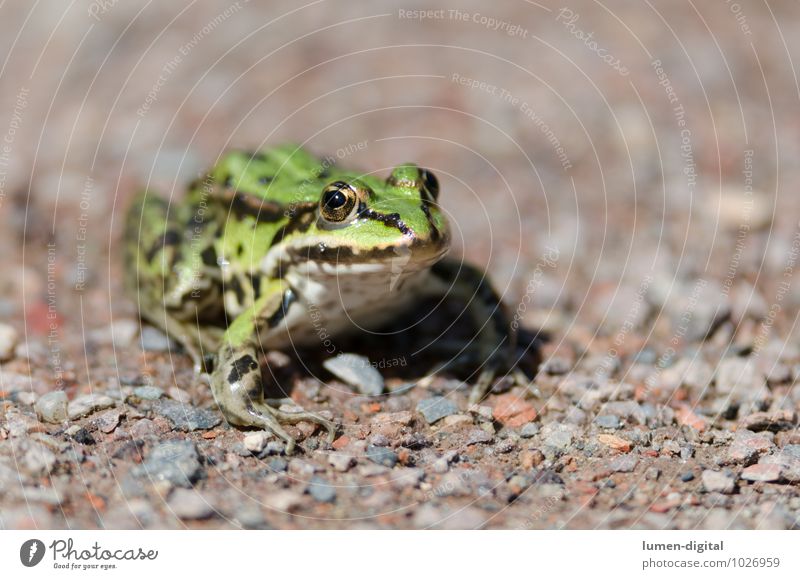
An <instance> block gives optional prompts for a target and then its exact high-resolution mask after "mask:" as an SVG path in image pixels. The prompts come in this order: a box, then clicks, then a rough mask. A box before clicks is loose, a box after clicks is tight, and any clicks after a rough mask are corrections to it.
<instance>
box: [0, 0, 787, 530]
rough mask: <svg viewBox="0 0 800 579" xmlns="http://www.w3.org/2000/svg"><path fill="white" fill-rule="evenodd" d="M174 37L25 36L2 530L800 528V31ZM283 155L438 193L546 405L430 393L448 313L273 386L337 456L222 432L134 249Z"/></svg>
mask: <svg viewBox="0 0 800 579" xmlns="http://www.w3.org/2000/svg"><path fill="white" fill-rule="evenodd" d="M161 4H167V3H161ZM169 4H170V5H169V6H164V5H159V6H155V5H152V4H150V3H146V2H125V3H122V2H120V3H116V2H94V3H91V4H88V6H87V4H86V3H81V4H80V5H72V6H71V7H69V8H67V7H66V6H65V5H64V3H61V2H56V1H55V0H51V1H45V2H40V3H36V4H35V5H33V6H32V5H30V3H28V2H24V1H22V0H18V1H13V0H12V1H11V2H10V3H8V2H7V3H5V4H3V6H2V7H0V15H2V18H0V29H1V30H2V32H3V34H0V38H2V39H3V40H2V41H0V43H2V45H3V51H2V53H3V54H4V55H6V58H5V60H4V63H3V66H2V68H1V69H0V77H2V81H3V86H4V87H5V90H4V91H2V94H0V111H3V115H0V134H2V136H0V139H3V144H2V145H0V219H2V226H0V244H2V246H3V247H6V248H10V249H7V250H6V251H5V252H4V253H3V255H4V258H5V260H6V262H5V263H4V268H3V271H4V275H3V276H2V279H0V317H1V318H2V320H3V321H2V323H0V528H73V529H74V528H97V527H101V528H140V527H144V528H183V527H189V528H343V527H346V528H502V529H508V528H511V529H518V528H524V529H528V528H548V529H552V528H648V529H662V528H681V529H694V528H706V529H726V528H734V529H749V528H770V529H774V528H777V529H787V528H796V527H798V526H800V433H799V432H798V410H800V349H798V346H797V344H798V339H797V338H798V328H797V324H796V322H797V314H798V306H800V281H798V280H797V279H795V277H796V276H795V265H796V262H797V259H798V253H799V252H800V225H798V222H797V220H798V215H800V198H799V197H798V196H797V195H796V188H797V187H796V184H797V183H798V182H800V174H798V173H800V165H799V164H797V162H796V159H797V157H798V154H799V153H800V150H798V145H797V144H798V143H800V123H798V119H800V115H798V106H800V89H799V88H798V83H797V75H796V71H795V70H794V69H793V67H792V62H791V59H790V55H791V54H797V52H798V50H799V49H800V46H798V42H800V40H798V39H800V6H799V5H798V4H797V3H795V2H769V3H764V4H758V5H756V4H752V5H751V4H747V3H742V4H741V5H740V4H735V3H729V2H713V3H702V5H698V4H697V3H694V4H693V3H684V2H670V3H665V2H662V3H655V4H652V5H651V4H648V3H644V4H641V5H635V6H634V5H632V4H631V3H623V2H607V3H595V2H589V1H586V2H571V3H569V4H568V5H566V6H564V7H562V6H557V7H556V6H555V5H553V6H550V5H538V4H535V3H530V2H522V1H520V2H507V3H503V5H502V7H495V6H491V7H489V5H487V4H486V3H483V4H479V3H478V2H477V1H476V2H460V3H458V6H459V9H460V12H452V11H450V8H449V7H448V5H447V4H444V5H443V9H442V10H443V11H442V12H441V13H439V12H436V13H432V14H428V15H426V18H425V19H420V18H419V14H414V13H412V12H410V11H411V10H415V9H418V8H419V6H417V5H414V4H413V3H409V4H408V5H398V4H392V3H385V2H371V3H369V7H366V5H361V6H356V5H354V4H353V3H349V4H348V3H345V2H335V1H325V2H321V3H317V4H314V5H310V6H308V7H298V6H297V5H296V4H294V3H290V2H288V1H282V2H270V4H269V7H268V8H267V7H265V6H262V5H258V6H256V5H255V3H252V4H251V3H248V2H246V1H244V0H242V1H241V2H234V3H227V2H203V3H202V6H201V5H199V4H200V3H197V4H194V3H187V4H184V5H181V4H180V3H169ZM285 140H292V141H296V142H303V143H305V144H306V146H308V147H309V148H310V149H311V150H313V151H315V152H317V153H319V154H331V155H333V156H334V157H336V158H337V162H341V163H342V164H348V165H352V166H355V167H359V168H363V169H365V170H377V171H380V172H382V173H386V172H388V169H389V168H390V167H391V166H392V165H393V164H396V163H398V162H402V161H405V160H408V159H411V160H415V161H417V162H419V163H422V164H425V165H427V166H429V167H431V168H432V169H434V170H435V171H436V172H437V174H438V175H439V176H440V181H441V183H442V191H443V193H442V198H441V199H442V202H443V204H444V207H445V209H446V210H447V211H448V212H449V214H450V216H451V220H452V222H453V224H454V226H455V231H456V234H455V236H454V237H455V241H454V246H455V247H454V250H453V251H454V253H456V254H459V255H464V256H465V257H466V258H467V259H468V260H470V261H471V262H474V263H479V264H485V265H486V267H487V269H488V271H489V273H490V275H491V277H492V279H493V280H494V282H495V285H496V286H497V288H498V290H499V291H500V292H501V293H502V294H503V296H504V301H505V302H506V303H507V304H508V306H509V308H510V310H511V311H512V312H515V319H516V320H517V321H518V322H519V324H520V325H521V327H522V328H524V330H525V331H524V334H525V337H526V340H523V341H522V345H521V346H520V348H519V352H518V353H519V356H520V367H522V368H523V369H525V370H526V371H527V372H528V373H529V374H530V375H531V376H532V377H533V376H535V378H534V379H533V382H532V384H531V386H530V387H529V388H521V387H518V386H513V385H512V384H511V383H509V382H508V381H506V380H501V381H499V382H498V383H497V384H496V385H495V388H494V390H493V392H492V393H491V394H490V395H489V396H488V397H487V398H486V399H485V400H484V401H483V402H482V403H481V404H480V405H479V406H477V407H469V406H468V404H467V396H468V392H469V386H470V383H471V382H473V381H474V377H473V376H471V375H470V374H469V373H468V372H467V373H466V374H464V375H459V374H452V375H451V374H444V375H440V376H437V377H436V378H435V379H431V380H423V381H420V378H421V377H422V376H424V375H425V374H426V372H427V370H428V369H429V368H430V367H431V366H432V365H433V364H434V363H435V359H434V358H433V357H432V355H431V354H415V352H417V350H418V349H419V346H420V345H423V344H426V343H428V342H429V341H430V340H432V339H433V338H434V337H435V336H436V335H437V333H438V331H439V330H440V329H441V328H442V326H443V324H446V322H447V321H448V320H450V319H452V318H453V317H455V316H457V314H458V313H459V312H460V309H459V308H460V306H459V305H458V304H449V305H447V306H445V307H435V305H434V306H431V308H432V312H433V314H432V315H431V316H429V317H428V319H427V320H426V321H425V323H424V324H421V325H420V326H419V327H418V328H416V329H415V331H414V332H413V333H408V332H406V333H403V334H397V335H390V336H388V337H383V338H381V337H376V336H370V337H366V338H364V337H361V338H354V339H344V338H336V339H335V341H334V343H335V347H336V351H338V352H339V353H346V354H348V355H350V356H355V358H353V357H351V358H350V361H351V362H353V361H355V362H356V363H355V364H352V363H351V364H350V370H349V371H347V370H345V371H343V370H342V369H341V365H342V364H343V360H342V359H341V358H339V359H336V358H334V359H330V357H329V355H328V354H326V353H325V352H324V351H314V350H313V349H312V350H311V351H307V352H299V353H296V352H283V353H281V352H270V353H269V354H268V356H267V362H268V363H269V367H270V368H271V369H272V370H273V372H274V373H275V376H276V378H277V384H278V385H279V386H280V387H281V388H283V389H284V390H286V391H288V392H290V394H291V397H292V398H293V400H294V402H295V403H296V404H298V405H300V406H302V407H304V408H307V409H310V410H315V411H319V412H322V413H329V414H330V415H331V416H332V417H333V418H335V419H336V420H337V421H338V422H340V423H341V424H342V427H341V429H340V432H339V434H338V436H337V438H336V440H335V442H334V443H333V445H332V446H327V445H326V444H325V443H324V436H323V435H322V434H321V433H319V432H316V431H315V429H314V426H313V425H311V424H304V423H301V424H299V425H297V426H296V427H293V428H292V429H291V433H292V434H293V435H294V436H295V437H296V438H297V439H298V441H299V447H300V451H299V452H298V453H297V454H295V455H293V456H285V455H284V453H283V446H282V444H281V443H280V442H278V441H277V440H275V439H273V438H270V437H269V436H265V435H264V434H263V433H259V432H256V431H242V430H240V429H236V428H232V427H230V426H228V425H227V424H226V423H225V422H224V420H223V419H222V416H221V414H220V413H219V412H218V411H217V409H216V407H215V404H214V401H213V398H212V396H211V393H210V390H209V388H208V386H207V384H206V383H205V382H204V381H203V380H202V379H201V378H199V377H197V376H196V375H195V374H194V373H193V371H192V368H191V362H190V360H189V359H188V357H187V356H186V355H184V354H183V353H182V352H181V351H180V349H179V348H177V347H175V345H174V344H171V343H170V341H169V339H168V338H167V337H166V336H164V335H163V334H161V333H160V332H159V331H157V330H155V329H153V328H150V327H146V326H144V327H143V326H141V324H140V322H139V319H138V317H137V312H136V309H135V305H134V303H133V302H132V301H131V300H129V299H127V298H126V297H125V296H123V295H122V291H121V282H120V277H121V268H120V258H119V255H120V244H119V232H120V222H121V221H120V220H121V218H122V215H123V213H124V209H125V206H126V204H127V202H128V200H129V199H130V198H131V196H132V195H133V194H134V193H135V191H136V190H137V188H138V187H140V186H142V185H143V184H145V183H147V184H149V186H151V187H153V188H155V189H160V190H162V191H164V193H165V194H166V195H170V196H174V197H175V198H176V199H177V198H179V196H180V194H181V190H182V187H183V186H184V184H185V183H186V181H187V180H189V179H191V178H193V177H194V176H195V175H196V174H197V173H198V172H199V171H201V170H202V169H203V168H204V167H205V166H207V165H209V164H211V163H213V162H214V160H215V159H216V158H217V157H218V155H220V154H221V153H222V152H223V151H224V150H226V149H229V148H231V147H258V146H261V145H263V144H267V145H269V144H275V143H279V142H282V141H285ZM424 311H425V312H427V311H429V310H427V309H425V310H424ZM464 332H469V329H468V328H454V330H453V334H454V335H453V336H452V337H449V338H448V340H451V341H454V342H455V341H458V340H461V339H463V337H464V335H462V334H463V333H464ZM528 344H532V345H533V346H532V347H530V348H526V347H523V346H526V345H528ZM326 357H327V358H328V359H326ZM364 359H366V360H368V361H369V364H365V363H364ZM372 367H375V370H376V371H377V372H375V371H372V370H371V368H372ZM353 368H355V370H353ZM337 376H338V377H337Z"/></svg>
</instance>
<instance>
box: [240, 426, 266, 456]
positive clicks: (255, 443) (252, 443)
mask: <svg viewBox="0 0 800 579" xmlns="http://www.w3.org/2000/svg"><path fill="white" fill-rule="evenodd" d="M271 438H272V435H271V434H270V433H269V432H264V431H263V430H261V431H259V432H251V433H249V434H247V435H246V436H245V437H244V447H245V448H246V449H247V450H249V451H250V452H252V453H253V454H258V453H259V452H261V451H262V450H264V447H265V446H267V442H269V441H270V439H271Z"/></svg>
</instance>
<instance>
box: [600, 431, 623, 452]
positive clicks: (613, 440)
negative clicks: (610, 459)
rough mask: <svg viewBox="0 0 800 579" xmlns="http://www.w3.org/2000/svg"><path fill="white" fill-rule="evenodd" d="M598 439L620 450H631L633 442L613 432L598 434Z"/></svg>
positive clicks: (601, 442)
mask: <svg viewBox="0 0 800 579" xmlns="http://www.w3.org/2000/svg"><path fill="white" fill-rule="evenodd" d="M597 441H598V442H599V443H600V444H604V445H606V446H608V447H609V448H613V449H614V450H618V451H620V452H629V451H630V450H631V442H630V441H629V440H625V439H624V438H620V437H619V436H615V435H613V434H598V435H597Z"/></svg>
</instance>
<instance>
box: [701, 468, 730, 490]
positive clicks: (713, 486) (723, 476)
mask: <svg viewBox="0 0 800 579" xmlns="http://www.w3.org/2000/svg"><path fill="white" fill-rule="evenodd" d="M702 479H703V488H704V489H705V490H706V491H707V492H710V493H723V494H731V493H732V492H733V491H734V488H735V486H736V481H735V480H734V479H733V476H732V475H730V474H728V473H725V472H721V471H718V470H704V471H703V475H702Z"/></svg>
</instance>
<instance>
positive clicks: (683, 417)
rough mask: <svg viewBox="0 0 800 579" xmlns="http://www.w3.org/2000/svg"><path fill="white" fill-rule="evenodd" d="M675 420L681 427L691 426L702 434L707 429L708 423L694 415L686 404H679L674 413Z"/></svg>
mask: <svg viewBox="0 0 800 579" xmlns="http://www.w3.org/2000/svg"><path fill="white" fill-rule="evenodd" d="M675 419H676V420H677V421H678V424H680V425H681V426H691V427H692V428H694V429H695V430H697V431H698V432H703V431H704V430H705V429H706V428H708V423H707V422H706V421H705V419H704V418H701V417H700V416H698V415H697V414H695V413H694V412H693V411H692V409H691V407H690V406H689V405H688V404H681V406H680V407H679V408H678V409H677V410H676V411H675Z"/></svg>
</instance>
